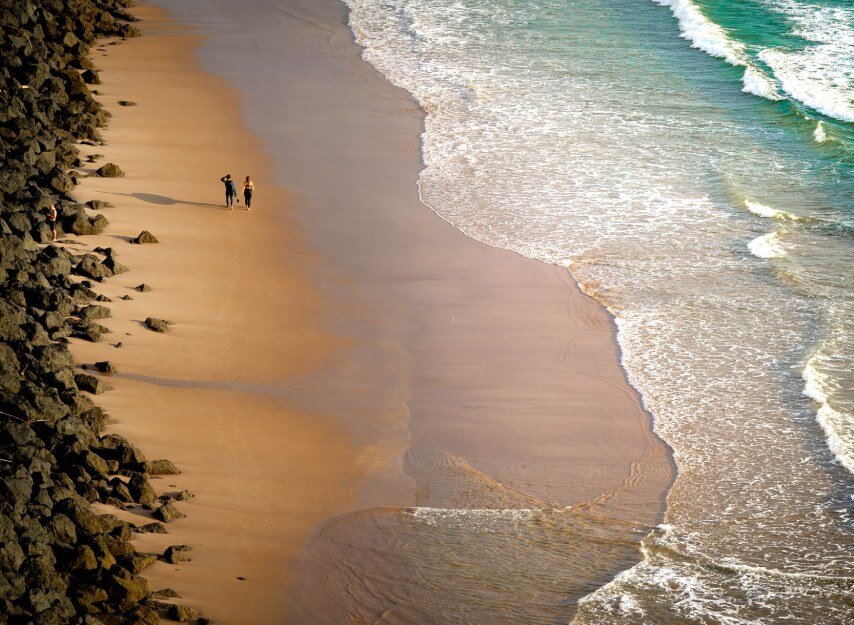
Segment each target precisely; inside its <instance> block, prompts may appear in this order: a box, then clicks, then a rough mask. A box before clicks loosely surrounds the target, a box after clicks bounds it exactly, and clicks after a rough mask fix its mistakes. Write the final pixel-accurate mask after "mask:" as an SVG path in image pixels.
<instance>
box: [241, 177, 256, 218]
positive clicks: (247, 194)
mask: <svg viewBox="0 0 854 625" xmlns="http://www.w3.org/2000/svg"><path fill="white" fill-rule="evenodd" d="M254 191H255V183H254V182H252V180H250V179H249V176H246V180H244V181H243V203H244V204H246V210H251V207H252V193H253V192H254Z"/></svg>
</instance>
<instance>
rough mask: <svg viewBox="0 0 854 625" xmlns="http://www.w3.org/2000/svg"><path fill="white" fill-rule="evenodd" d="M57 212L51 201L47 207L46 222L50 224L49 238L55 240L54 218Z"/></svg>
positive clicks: (57, 214)
mask: <svg viewBox="0 0 854 625" xmlns="http://www.w3.org/2000/svg"><path fill="white" fill-rule="evenodd" d="M58 216H59V212H58V211H57V210H56V204H54V203H53V202H51V204H50V208H49V209H47V223H48V225H49V226H50V240H51V241H56V218H57V217H58Z"/></svg>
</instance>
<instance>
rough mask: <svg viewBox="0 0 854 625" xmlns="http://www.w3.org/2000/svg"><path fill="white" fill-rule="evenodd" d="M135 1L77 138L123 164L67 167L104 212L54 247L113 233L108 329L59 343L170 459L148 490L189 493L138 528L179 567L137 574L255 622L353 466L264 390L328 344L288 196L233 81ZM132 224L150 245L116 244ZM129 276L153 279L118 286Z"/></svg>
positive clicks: (98, 56)
mask: <svg viewBox="0 0 854 625" xmlns="http://www.w3.org/2000/svg"><path fill="white" fill-rule="evenodd" d="M135 12H136V14H137V15H139V16H140V17H142V18H143V20H144V21H143V22H142V23H141V28H142V30H143V32H144V33H145V36H143V37H142V38H140V39H134V40H129V41H127V42H124V43H122V44H121V45H117V46H111V45H104V46H100V48H101V49H98V50H95V51H94V58H95V62H96V63H97V65H98V66H99V67H100V68H101V69H102V70H103V73H102V79H103V84H102V85H100V86H99V87H98V90H99V91H100V92H101V94H102V96H101V97H100V100H101V101H102V102H103V103H104V104H105V106H106V107H107V109H108V110H109V111H110V112H111V113H113V115H114V117H113V119H112V122H111V124H110V127H109V129H108V130H107V131H106V132H105V133H104V136H105V139H106V142H107V145H106V146H102V147H101V146H99V147H84V148H83V149H84V150H85V151H84V155H85V154H91V153H104V154H105V155H106V157H105V158H104V159H102V160H100V161H99V162H98V163H96V166H98V165H100V164H103V163H104V162H106V161H111V162H115V163H118V164H119V165H120V166H121V167H122V168H123V169H124V171H125V172H126V176H125V177H124V178H120V179H103V178H97V177H90V178H87V179H85V180H83V181H82V183H81V185H80V186H79V187H78V189H77V191H76V195H77V197H78V199H79V200H81V201H85V200H89V199H100V200H106V201H109V202H111V203H112V204H114V205H115V208H111V209H105V210H104V211H103V212H104V214H105V215H106V216H107V218H108V219H109V220H110V226H109V228H108V229H107V231H106V232H105V233H104V234H103V235H100V236H94V237H86V238H84V239H82V241H83V242H84V244H83V245H82V246H70V247H73V248H78V249H84V248H85V249H91V248H93V247H96V246H103V247H113V248H114V249H116V250H117V251H118V258H119V260H120V262H121V263H123V264H124V265H126V266H128V267H130V268H131V271H130V272H128V273H125V274H121V275H119V276H117V277H115V278H112V279H110V280H109V281H107V282H105V283H104V284H103V285H98V286H97V290H98V292H100V293H103V294H104V295H107V296H108V297H110V298H111V299H112V300H113V303H111V304H108V306H109V307H110V308H111V310H112V313H113V318H112V319H107V320H104V321H103V322H102V323H103V325H105V326H107V327H109V328H110V330H111V331H112V333H111V334H109V335H107V336H106V337H105V339H104V340H102V341H101V342H99V343H85V342H79V341H75V342H74V345H73V352H74V355H75V357H76V359H77V361H78V362H79V363H91V362H94V361H98V360H106V359H108V360H110V361H112V362H113V363H114V364H115V365H116V367H117V368H118V371H119V374H118V375H116V376H114V377H113V378H111V379H110V380H109V382H110V384H111V385H112V386H113V387H114V390H113V391H111V392H109V393H107V394H105V395H103V396H101V397H100V398H99V404H100V405H102V406H103V407H104V408H105V409H106V410H107V411H108V412H109V413H110V414H111V415H112V417H113V418H114V419H115V421H116V422H115V424H114V425H112V426H111V428H110V429H111V430H112V431H115V432H118V433H121V434H123V435H126V436H127V437H128V438H129V439H130V440H131V441H133V442H134V443H135V444H136V445H138V446H139V447H140V448H141V449H142V450H143V451H144V453H145V454H146V455H147V457H149V458H161V457H165V458H169V459H171V460H172V461H174V462H175V463H176V464H177V465H178V466H179V467H180V468H181V470H182V471H183V473H182V474H181V475H177V476H174V477H169V478H164V479H162V480H156V481H155V482H154V485H155V487H156V488H157V489H158V490H159V491H160V492H167V491H171V490H180V489H189V490H191V491H192V492H194V493H196V495H197V496H196V497H195V498H194V499H193V500H192V501H191V502H188V503H186V504H179V507H180V508H181V509H182V510H183V511H184V512H185V513H186V514H187V519H185V520H182V521H180V522H178V523H173V524H172V525H170V526H169V532H170V533H169V535H168V536H156V535H149V536H145V537H144V539H142V540H140V541H139V548H140V549H142V550H152V551H153V550H156V549H162V548H163V547H165V546H166V545H170V544H182V543H185V544H189V545H191V546H192V547H193V553H192V555H191V557H192V559H193V562H192V564H189V565H178V566H171V565H166V564H162V563H157V564H155V565H154V566H153V567H152V568H151V569H149V570H148V571H146V576H147V577H149V578H150V580H151V581H152V587H153V588H159V587H163V586H169V587H172V588H174V589H176V590H177V591H178V592H179V593H180V594H181V595H182V596H183V597H184V598H185V600H186V602H187V603H188V604H190V605H194V606H201V607H202V608H203V609H204V612H205V613H206V614H208V615H209V616H211V617H213V618H215V619H219V620H221V621H222V622H225V623H270V622H272V621H273V619H274V618H275V617H276V616H277V615H280V614H281V613H282V605H281V601H282V596H283V593H282V589H283V588H284V587H285V585H286V582H287V581H288V577H287V576H288V571H289V569H288V566H287V565H288V562H289V561H290V560H291V559H292V558H293V557H294V555H295V554H296V553H297V552H298V550H299V547H300V545H301V543H302V542H303V541H304V539H305V537H306V536H307V534H308V532H309V531H310V528H311V527H312V526H313V525H314V524H315V523H317V522H318V521H320V520H321V519H322V518H324V517H325V516H327V515H328V514H329V513H330V510H334V509H335V508H334V507H332V506H331V503H332V502H338V501H340V500H346V499H347V497H348V491H349V489H350V488H352V486H353V484H354V483H355V480H357V479H358V475H359V471H358V470H357V469H356V468H355V466H354V461H353V456H354V453H355V450H354V449H353V448H352V447H351V445H350V443H349V442H348V441H347V440H346V439H345V437H344V436H343V435H342V434H341V432H340V431H338V430H336V429H335V428H333V427H331V426H330V424H329V419H327V418H326V417H325V416H324V415H320V414H312V413H310V412H308V411H304V410H298V409H295V408H293V407H292V406H290V405H289V404H288V403H287V402H285V401H283V400H282V398H281V397H279V396H278V395H277V393H275V392H270V390H269V389H273V388H277V387H278V386H279V385H283V384H286V383H288V381H293V380H297V379H299V377H300V376H303V375H306V374H308V373H310V372H311V371H313V370H315V369H316V368H318V367H322V366H323V363H324V361H326V360H327V359H330V358H335V354H336V352H337V350H339V349H340V348H341V341H339V340H336V339H335V338H334V337H332V336H330V335H329V334H328V333H327V332H325V331H324V330H323V329H322V328H321V327H320V326H319V324H318V319H319V308H320V306H321V301H320V299H319V297H318V294H317V292H316V291H315V290H314V289H313V288H312V287H311V285H310V284H308V283H307V281H306V280H305V279H304V278H303V277H302V276H301V275H300V269H299V266H300V265H303V264H307V263H309V262H310V255H309V254H308V252H307V250H306V248H305V246H304V245H303V244H302V242H301V241H300V238H299V236H298V235H297V234H296V233H295V230H294V229H288V228H286V227H284V226H283V222H282V216H283V215H286V214H287V213H288V211H289V210H290V206H291V203H292V199H291V198H290V197H289V196H288V194H287V193H286V192H285V191H284V190H283V189H281V188H278V187H277V186H276V185H275V184H274V183H273V182H272V180H271V176H270V174H269V167H268V163H267V162H266V160H265V159H264V157H263V155H262V154H261V153H260V151H259V145H258V142H257V141H256V140H255V139H254V137H253V136H252V135H251V134H250V133H249V132H248V131H247V130H246V128H245V127H244V126H243V125H242V124H241V122H240V114H239V110H238V101H239V99H238V94H236V93H235V92H234V91H233V90H232V89H230V88H229V87H227V86H226V85H224V84H223V83H222V81H221V80H219V79H217V78H215V77H212V76H210V75H208V74H205V73H203V72H202V71H201V70H200V67H199V66H198V63H197V61H196V60H195V58H194V56H193V55H194V51H195V49H196V48H197V46H198V45H199V42H200V38H199V37H198V36H196V35H192V34H190V33H188V32H187V31H186V30H184V29H182V28H180V27H179V26H178V25H177V24H176V23H174V22H173V21H170V20H168V19H166V18H165V17H164V15H163V12H162V11H161V10H159V9H155V8H152V7H143V8H140V9H137V10H136V11H135ZM118 100H128V101H132V102H136V103H137V105H136V106H119V105H118V104H117V101H118ZM93 169H94V167H90V168H89V169H87V170H84V171H88V172H91V171H92V170H93ZM225 173H232V174H233V175H234V176H243V175H245V174H252V175H253V179H254V180H255V183H256V186H257V191H256V203H255V207H253V210H252V211H251V212H247V211H244V210H242V208H243V207H242V206H240V207H239V209H241V210H235V211H234V212H232V211H228V210H225V209H224V206H223V204H224V201H223V195H224V194H223V192H222V187H223V185H222V183H221V182H220V181H219V178H220V176H222V175H224V174H225ZM143 229H147V230H150V231H151V232H153V233H154V234H155V236H156V237H157V238H158V239H159V241H160V242H159V243H158V244H153V245H132V244H130V243H129V242H128V239H129V238H130V237H132V236H135V235H136V234H138V233H139V232H140V231H141V230H143ZM143 282H144V283H147V284H149V285H151V287H152V291H150V292H147V293H138V292H136V291H134V290H132V288H131V287H133V286H135V285H138V284H140V283H143ZM122 295H130V296H131V297H133V300H132V301H123V300H121V299H119V297H120V296H122ZM148 316H153V317H159V318H165V319H168V320H170V321H172V322H173V325H172V327H171V330H170V331H169V332H168V333H166V334H157V333H155V332H152V331H149V330H147V329H145V328H144V327H143V326H142V323H141V322H142V320H144V319H145V318H146V317H148ZM119 341H120V342H121V343H122V344H123V345H122V347H121V348H120V349H116V348H114V347H113V345H114V344H115V343H117V342H119ZM320 454H322V455H323V462H319V461H317V458H318V455H320ZM139 513H140V514H142V511H141V510H140V511H139ZM131 518H133V517H131ZM134 520H136V521H140V520H141V519H139V518H138V517H137V518H135V519H134ZM238 577H245V578H246V579H245V581H243V580H239V579H237V578H238Z"/></svg>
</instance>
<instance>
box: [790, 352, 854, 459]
mask: <svg viewBox="0 0 854 625" xmlns="http://www.w3.org/2000/svg"><path fill="white" fill-rule="evenodd" d="M824 360H825V357H824V356H822V355H821V353H820V352H819V353H818V354H816V355H814V356H812V357H811V358H810V359H809V360H808V361H807V364H806V366H805V367H804V371H803V374H802V377H803V379H804V382H805V385H804V395H806V396H807V397H809V398H810V399H812V400H813V401H815V402H816V403H817V404H819V407H818V410H817V411H816V421H817V422H818V424H819V425H820V426H821V428H822V430H824V434H825V436H826V438H827V446H828V447H829V448H830V451H831V452H832V453H833V455H834V456H835V457H836V458H837V460H839V462H840V463H841V464H842V466H844V467H845V468H846V469H848V471H850V472H851V473H854V453H852V451H854V433H852V431H851V427H850V424H849V423H848V420H847V419H846V417H845V415H843V414H841V413H840V412H839V411H837V410H835V409H834V408H833V406H832V405H831V393H832V383H831V381H830V379H829V378H827V377H826V376H825V375H824V374H823V373H822V372H821V367H822V365H823V364H824Z"/></svg>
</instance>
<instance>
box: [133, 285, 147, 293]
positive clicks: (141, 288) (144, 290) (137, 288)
mask: <svg viewBox="0 0 854 625" xmlns="http://www.w3.org/2000/svg"><path fill="white" fill-rule="evenodd" d="M133 290H134V291H139V292H140V293H147V292H148V291H150V290H151V287H150V286H148V285H147V284H146V283H145V282H143V283H142V284H140V285H138V286H135V287H133Z"/></svg>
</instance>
